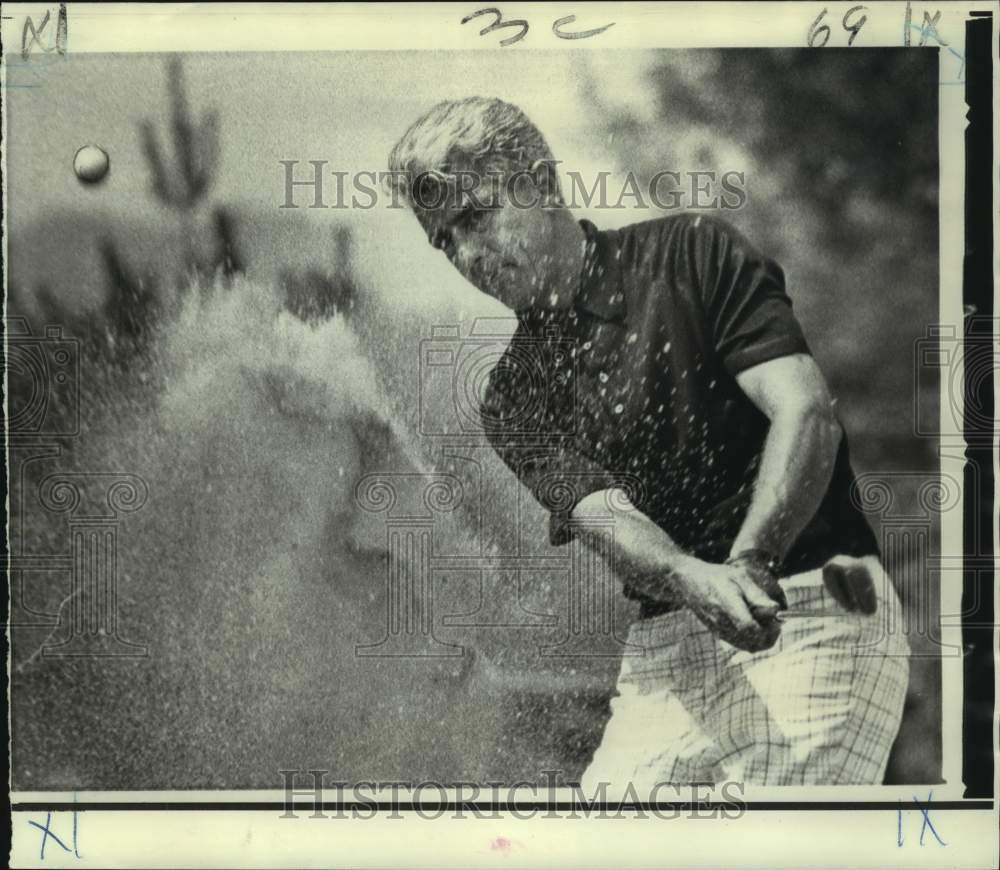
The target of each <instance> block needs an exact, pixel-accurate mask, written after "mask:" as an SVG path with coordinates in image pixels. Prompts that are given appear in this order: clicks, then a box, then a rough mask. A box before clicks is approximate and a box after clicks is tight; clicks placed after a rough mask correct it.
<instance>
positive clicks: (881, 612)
mask: <svg viewBox="0 0 1000 870" xmlns="http://www.w3.org/2000/svg"><path fill="white" fill-rule="evenodd" d="M866 561H868V562H869V567H870V568H871V571H872V577H873V578H874V579H875V583H876V589H877V597H878V609H877V611H876V613H875V614H873V615H869V616H865V615H860V614H854V613H850V612H848V611H847V610H845V609H844V608H842V607H841V606H840V605H839V604H837V602H836V601H835V599H834V598H833V596H832V595H831V594H830V593H829V592H828V591H827V589H826V587H825V586H824V583H823V576H822V571H821V570H816V571H810V572H807V573H803V574H798V575H795V576H793V577H789V578H787V579H785V580H782V583H781V585H782V587H783V588H784V590H785V593H786V595H787V597H788V604H789V614H790V617H789V619H788V620H787V621H786V622H785V623H784V625H783V627H782V631H781V636H780V638H779V640H778V642H777V643H776V644H775V645H774V646H773V647H771V648H770V649H768V650H764V651H763V652H758V653H748V652H744V651H742V650H739V649H736V648H735V647H733V646H731V645H730V644H728V643H726V642H725V641H722V640H719V638H718V637H716V636H715V635H713V634H712V633H711V632H710V631H709V630H708V629H707V628H705V626H704V625H703V624H702V623H701V622H700V621H699V620H698V618H697V617H696V616H695V615H694V614H693V613H691V611H689V610H678V611H673V612H670V613H666V614H664V615H662V616H658V617H655V618H653V619H646V620H641V621H639V622H637V623H635V624H634V625H633V626H632V629H631V631H630V633H629V643H630V644H634V645H636V647H639V648H640V649H639V650H638V652H639V654H637V655H631V656H630V655H626V657H625V658H624V659H623V661H622V669H621V674H620V676H619V678H618V687H617V688H618V691H617V695H616V696H615V697H614V698H613V699H612V701H611V719H610V720H609V722H608V725H607V728H606V729H605V732H604V737H603V740H602V742H601V745H600V747H599V748H598V749H597V752H596V753H595V755H594V758H593V760H592V762H591V764H590V766H589V767H588V768H587V770H586V772H585V773H584V776H583V786H584V787H585V788H587V789H595V788H597V787H598V785H599V784H600V783H602V782H604V783H609V784H610V785H611V787H612V788H615V787H622V788H624V787H625V786H626V785H627V784H629V783H631V784H632V786H633V787H634V788H636V789H652V787H653V786H654V785H655V784H657V783H660V782H663V783H685V784H686V783H691V782H704V783H712V782H721V781H724V780H730V781H736V782H744V783H753V784H760V785H828V784H830V785H832V784H877V783H880V782H881V781H882V778H883V776H884V773H885V766H886V761H887V759H888V756H889V750H890V748H891V747H892V742H893V740H894V739H895V736H896V732H897V731H898V729H899V723H900V719H901V716H902V711H903V701H904V698H905V695H906V684H907V673H908V665H907V654H908V648H907V644H906V641H905V639H904V638H903V636H902V634H901V632H902V621H901V615H900V607H899V601H898V599H897V597H896V594H895V592H894V591H893V589H892V584H891V583H890V581H889V578H888V576H887V575H886V574H885V572H884V571H883V570H882V567H881V565H880V564H879V562H878V560H877V559H876V558H875V557H870V559H868V560H866ZM806 614H808V615H806ZM642 650H645V652H644V653H642ZM588 793H590V792H588ZM638 793H640V794H641V793H642V792H641V791H639V792H638Z"/></svg>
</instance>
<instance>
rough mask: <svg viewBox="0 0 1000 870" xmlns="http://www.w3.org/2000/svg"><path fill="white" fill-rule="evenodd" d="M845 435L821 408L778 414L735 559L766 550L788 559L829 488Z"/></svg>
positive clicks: (738, 541)
mask: <svg viewBox="0 0 1000 870" xmlns="http://www.w3.org/2000/svg"><path fill="white" fill-rule="evenodd" d="M842 434H843V432H842V430H841V427H840V424H839V423H838V422H837V420H836V418H835V417H834V416H833V414H832V413H831V412H830V411H829V410H828V409H826V408H823V407H814V406H810V407H805V408H801V409H792V410H788V411H786V412H783V413H779V414H776V415H775V417H774V419H773V420H772V421H771V428H770V430H769V432H768V435H767V440H766V441H765V443H764V452H763V456H762V457H761V464H760V469H759V471H758V473H757V481H756V483H755V485H754V492H753V498H752V499H751V502H750V508H749V510H748V511H747V515H746V518H745V519H744V521H743V526H742V528H741V529H740V532H739V534H738V535H737V536H736V539H735V541H734V542H733V547H732V553H733V554H735V553H738V552H740V551H742V550H748V549H762V550H766V551H768V552H770V553H773V554H775V555H776V556H778V557H779V558H784V557H785V555H786V554H787V552H788V550H789V548H790V547H791V546H792V544H793V543H794V541H795V539H796V538H797V537H798V536H799V534H800V533H801V532H802V530H803V529H804V528H805V527H806V524H807V523H808V522H809V521H810V520H811V519H812V518H813V516H815V514H816V511H817V509H818V508H819V505H820V502H821V501H822V500H823V496H824V495H825V493H826V490H827V487H828V486H829V485H830V478H831V477H832V475H833V467H834V463H835V462H836V458H837V449H838V447H839V446H840V439H841V437H842Z"/></svg>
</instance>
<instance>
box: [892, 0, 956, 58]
mask: <svg viewBox="0 0 1000 870" xmlns="http://www.w3.org/2000/svg"><path fill="white" fill-rule="evenodd" d="M940 20H941V12H940V10H937V9H935V10H934V17H933V18H931V16H930V15H928V14H927V10H926V9H925V10H924V21H923V24H919V25H918V24H914V23H913V4H912V3H911V2H910V0H906V12H905V13H904V18H903V45H905V46H906V47H907V48H909V47H910V43H911V35H910V31H911V30H919V31H920V42H919V43H918V44H919V45H927V40H928V38H929V37H931V36H933V37H934V39H935V40H937V42H938V45H947V44H948V43H947V42H945V40H944V39H942V38H941V34H940V33H938V29H937V23H938V21H940Z"/></svg>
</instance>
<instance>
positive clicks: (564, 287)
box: [518, 209, 587, 314]
mask: <svg viewBox="0 0 1000 870" xmlns="http://www.w3.org/2000/svg"><path fill="white" fill-rule="evenodd" d="M558 218H559V219H558V220H557V222H556V227H557V234H556V238H555V239H554V244H553V248H554V252H553V254H552V257H553V260H554V262H553V263H552V268H551V269H548V270H546V271H547V272H548V274H549V275H553V276H555V278H554V279H553V280H552V281H551V282H549V284H548V285H547V286H546V287H545V289H544V290H543V292H542V293H541V294H539V296H538V298H536V299H535V302H534V304H533V305H532V306H531V308H530V309H528V311H535V312H538V311H543V312H544V311H549V312H553V313H555V312H561V311H568V310H569V309H571V308H572V307H573V306H574V305H575V303H576V300H577V297H578V296H579V295H580V285H581V282H582V279H583V267H584V263H585V262H586V249H587V234H586V232H584V229H583V227H582V226H580V224H579V223H578V222H577V221H576V220H575V219H574V218H573V216H572V214H571V213H570V211H569V209H563V210H561V211H560V213H559V215H558ZM518 313H519V314H520V313H521V312H518ZM526 313H527V312H526Z"/></svg>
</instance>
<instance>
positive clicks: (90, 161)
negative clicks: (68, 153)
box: [73, 145, 111, 184]
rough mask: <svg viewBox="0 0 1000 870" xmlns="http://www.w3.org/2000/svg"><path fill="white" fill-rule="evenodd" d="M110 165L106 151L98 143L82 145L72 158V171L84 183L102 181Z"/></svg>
mask: <svg viewBox="0 0 1000 870" xmlns="http://www.w3.org/2000/svg"><path fill="white" fill-rule="evenodd" d="M110 167H111V161H110V159H109V158H108V152H107V151H105V150H104V149H103V148H101V147H100V146H98V145H84V146H83V147H82V148H81V149H80V150H79V151H77V152H76V156H75V157H74V158H73V171H74V172H75V173H76V177H77V178H79V179H80V181H82V182H84V183H86V184H96V183H97V182H99V181H102V180H103V179H104V176H105V175H107V174H108V169H109V168H110Z"/></svg>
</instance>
